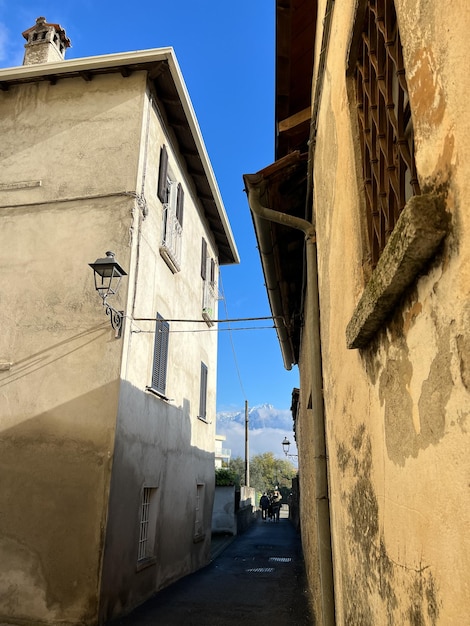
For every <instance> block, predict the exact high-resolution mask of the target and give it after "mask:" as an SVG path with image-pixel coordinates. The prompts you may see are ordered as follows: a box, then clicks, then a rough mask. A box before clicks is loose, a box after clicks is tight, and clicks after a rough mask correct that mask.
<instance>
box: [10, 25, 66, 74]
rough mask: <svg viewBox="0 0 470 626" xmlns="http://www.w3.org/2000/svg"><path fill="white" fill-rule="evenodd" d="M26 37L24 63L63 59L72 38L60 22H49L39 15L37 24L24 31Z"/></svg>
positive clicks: (50, 61)
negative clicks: (69, 37) (67, 34)
mask: <svg viewBox="0 0 470 626" xmlns="http://www.w3.org/2000/svg"><path fill="white" fill-rule="evenodd" d="M22 35H23V37H24V38H25V39H26V43H25V46H24V47H25V53H24V59H23V65H35V64H36V63H54V62H57V61H63V60H64V57H65V51H66V50H67V48H69V47H70V39H68V37H67V36H66V34H65V30H64V29H63V28H61V26H60V25H59V24H49V23H48V22H46V18H45V17H38V18H37V20H36V24H35V25H34V26H32V27H31V28H28V30H25V31H24V33H22Z"/></svg>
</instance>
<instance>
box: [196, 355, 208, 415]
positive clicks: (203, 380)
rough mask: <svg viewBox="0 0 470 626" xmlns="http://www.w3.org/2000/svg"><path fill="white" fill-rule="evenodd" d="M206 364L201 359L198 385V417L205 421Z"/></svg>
mask: <svg viewBox="0 0 470 626" xmlns="http://www.w3.org/2000/svg"><path fill="white" fill-rule="evenodd" d="M206 413H207V365H206V364H205V363H203V362H202V361H201V381H200V386H199V415H198V417H199V419H201V420H204V421H207V417H206Z"/></svg>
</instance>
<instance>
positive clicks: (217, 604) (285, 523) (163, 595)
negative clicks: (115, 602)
mask: <svg viewBox="0 0 470 626" xmlns="http://www.w3.org/2000/svg"><path fill="white" fill-rule="evenodd" d="M248 620H250V621H256V622H257V623H258V624H261V623H264V624H269V625H270V626H307V625H313V624H314V622H313V620H312V618H311V616H310V612H309V607H308V600H307V593H306V582H305V571H304V563H303V556H302V547H301V543H300V537H299V535H298V533H297V532H296V531H295V529H294V527H293V526H292V524H291V523H290V522H289V520H287V519H281V520H280V521H279V522H278V523H274V522H262V521H261V520H259V521H257V522H255V523H254V524H253V525H252V526H251V527H250V528H249V529H248V530H247V531H246V532H245V533H243V534H242V535H239V536H237V537H235V538H234V540H233V541H232V542H230V543H229V545H228V546H227V547H226V548H225V549H224V550H223V551H222V552H221V554H219V556H217V557H216V558H215V559H214V560H213V561H212V563H211V564H210V565H208V566H207V567H205V568H203V569H202V570H199V571H198V572H195V573H194V574H190V575H189V576H186V577H185V578H183V579H182V580H180V581H178V582H176V583H174V584H173V585H170V586H169V587H167V588H166V589H163V590H162V591H160V592H159V593H157V594H156V595H155V596H154V597H153V598H152V599H150V600H148V601H147V602H146V603H145V604H143V605H142V606H140V607H139V608H137V609H136V610H135V611H134V612H133V613H131V614H130V615H128V616H127V617H125V618H121V619H118V620H115V621H114V622H112V623H111V624H110V626H111V625H112V626H144V625H145V626H150V625H151V626H177V625H178V626H230V625H235V624H236V625H237V626H240V624H242V623H243V622H244V621H248Z"/></svg>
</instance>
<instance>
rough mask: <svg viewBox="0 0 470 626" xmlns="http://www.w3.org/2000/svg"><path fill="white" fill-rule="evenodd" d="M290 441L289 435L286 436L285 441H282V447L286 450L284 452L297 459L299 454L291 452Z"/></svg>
mask: <svg viewBox="0 0 470 626" xmlns="http://www.w3.org/2000/svg"><path fill="white" fill-rule="evenodd" d="M289 448H290V441H289V439H287V437H284V441H283V442H282V449H283V450H284V454H285V455H286V456H288V457H290V458H292V459H297V458H298V456H299V455H298V454H289Z"/></svg>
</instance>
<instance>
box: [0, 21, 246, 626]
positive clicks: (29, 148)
mask: <svg viewBox="0 0 470 626" xmlns="http://www.w3.org/2000/svg"><path fill="white" fill-rule="evenodd" d="M23 35H24V37H25V39H26V46H25V49H26V54H25V64H24V65H23V66H22V67H16V68H10V69H4V70H1V71H0V134H1V159H2V167H1V169H0V224H1V228H0V257H1V262H0V264H1V267H2V271H1V273H0V300H1V307H0V310H1V324H2V333H1V337H0V407H1V409H0V411H1V414H0V417H1V421H0V424H1V428H0V526H1V533H0V621H13V622H15V623H21V624H34V625H35V626H38V625H39V624H58V623H60V624H74V625H77V624H98V623H103V622H104V621H106V620H107V619H110V618H111V617H114V616H117V615H119V614H121V613H123V612H127V611H129V610H130V609H131V608H133V607H134V606H136V605H138V604H139V603H141V602H142V601H143V600H145V599H146V598H148V597H149V596H150V595H152V594H153V593H154V592H155V591H157V590H158V589H160V588H162V587H164V586H166V585H168V584H169V583H171V582H173V581H174V580H176V579H178V578H180V577H181V576H184V575H186V574H188V573H190V572H192V571H194V570H196V569H197V568H200V567H201V566H203V565H205V564H207V563H208V560H209V556H210V535H211V514H212V502H213V493H214V442H215V403H216V365H217V363H216V358H217V333H215V332H207V333H195V332H191V331H194V329H195V328H216V322H215V320H216V319H217V277H218V268H219V266H220V265H224V264H232V263H237V262H238V260H239V259H238V252H237V248H236V245H235V242H234V239H233V236H232V232H231V229H230V225H229V222H228V219H227V215H226V212H225V208H224V205H223V202H222V199H221V196H220V193H219V190H218V186H217V183H216V180H215V177H214V174H213V171H212V168H211V165H210V161H209V158H208V155H207V153H206V149H205V146H204V142H203V139H202V135H201V132H200V129H199V126H198V123H197V120H196V116H195V113H194V110H193V108H192V105H191V101H190V98H189V95H188V93H187V90H186V87H185V84H184V81H183V78H182V75H181V72H180V70H179V67H178V64H177V61H176V58H175V55H174V53H173V50H172V49H171V48H163V49H155V50H146V51H142V52H132V53H124V54H112V55H105V56H99V57H90V58H81V59H74V60H70V61H68V60H64V53H65V50H66V48H67V46H68V45H69V42H68V39H67V37H66V35H65V32H64V31H63V29H62V28H61V27H60V26H59V25H58V24H52V23H48V22H46V20H45V19H44V18H40V19H38V21H37V23H36V25H34V26H33V27H32V28H30V29H28V30H27V31H25V33H23ZM106 251H112V252H113V253H114V255H115V257H114V260H115V261H117V262H118V264H119V267H120V268H121V270H124V272H121V273H125V275H124V276H123V277H122V282H121V286H120V290H119V292H118V293H116V294H115V295H114V296H112V295H110V297H109V298H108V299H107V300H106V301H105V302H103V304H109V305H110V306H111V307H112V309H113V310H114V311H113V310H109V309H108V312H109V313H111V315H112V316H114V314H115V313H116V312H117V313H118V318H117V320H115V321H118V322H119V312H120V311H122V312H123V323H122V328H121V330H120V331H118V332H116V331H115V330H114V329H113V328H112V327H111V325H110V319H109V317H107V316H106V315H105V312H106V306H105V307H103V306H102V301H101V299H100V297H99V294H98V293H97V292H96V290H95V286H94V282H93V272H92V270H91V269H90V267H89V264H90V263H94V261H95V259H97V257H98V258H106V256H105V252H106ZM110 259H111V260H112V259H113V257H110ZM183 320H191V321H190V322H184V321H183ZM174 330H175V331H176V330H177V331H181V332H174V333H173V332H172V331H174ZM184 331H186V332H184ZM117 335H118V336H117ZM119 335H120V336H119Z"/></svg>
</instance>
